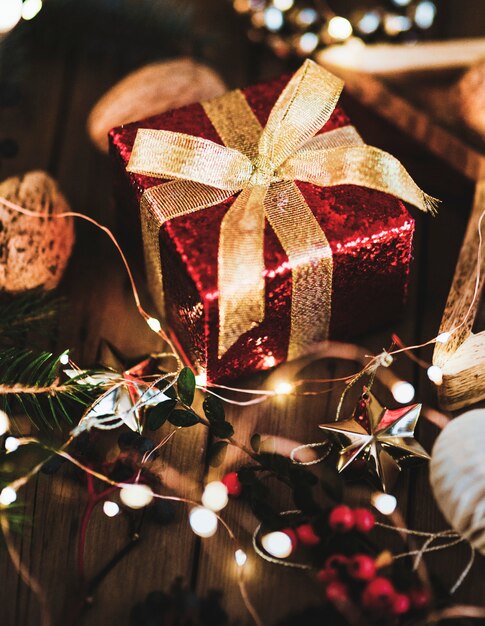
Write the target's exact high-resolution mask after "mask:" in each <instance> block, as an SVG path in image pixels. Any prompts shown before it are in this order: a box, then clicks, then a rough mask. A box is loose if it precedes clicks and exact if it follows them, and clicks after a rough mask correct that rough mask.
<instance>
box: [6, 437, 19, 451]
mask: <svg viewBox="0 0 485 626" xmlns="http://www.w3.org/2000/svg"><path fill="white" fill-rule="evenodd" d="M4 446H5V450H6V451H7V452H15V450H17V449H18V447H19V446H20V442H19V440H18V439H17V438H16V437H7V438H6V439H5V443H4Z"/></svg>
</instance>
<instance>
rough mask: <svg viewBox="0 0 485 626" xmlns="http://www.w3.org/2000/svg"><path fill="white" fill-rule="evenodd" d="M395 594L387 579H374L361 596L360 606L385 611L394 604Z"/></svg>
mask: <svg viewBox="0 0 485 626" xmlns="http://www.w3.org/2000/svg"><path fill="white" fill-rule="evenodd" d="M395 596H396V592H395V591H394V587H393V586H392V583H391V582H390V581H389V580H388V579H387V578H382V577H379V578H374V580H372V581H371V582H370V583H369V584H368V585H367V587H366V588H365V589H364V592H363V594H362V604H363V606H364V608H366V609H377V610H379V609H387V608H390V607H391V606H392V604H393V602H394V598H395Z"/></svg>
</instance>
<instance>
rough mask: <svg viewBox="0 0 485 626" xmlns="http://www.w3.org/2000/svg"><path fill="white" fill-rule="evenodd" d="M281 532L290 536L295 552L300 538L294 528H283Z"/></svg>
mask: <svg viewBox="0 0 485 626" xmlns="http://www.w3.org/2000/svg"><path fill="white" fill-rule="evenodd" d="M281 532H282V533H285V535H288V537H289V538H290V540H291V549H292V550H294V549H295V548H296V546H297V545H298V538H297V536H296V533H295V531H294V530H293V529H292V528H283V530H282V531H281Z"/></svg>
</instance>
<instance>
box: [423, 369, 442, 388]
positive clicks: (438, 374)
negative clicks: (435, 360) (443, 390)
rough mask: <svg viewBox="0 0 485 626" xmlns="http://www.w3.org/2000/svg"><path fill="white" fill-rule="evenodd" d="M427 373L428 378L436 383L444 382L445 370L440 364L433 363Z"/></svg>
mask: <svg viewBox="0 0 485 626" xmlns="http://www.w3.org/2000/svg"><path fill="white" fill-rule="evenodd" d="M426 373H427V374H428V378H429V379H430V381H431V382H432V383H434V384H435V385H442V384H443V370H442V369H441V367H438V365H431V366H430V367H428V369H427V371H426Z"/></svg>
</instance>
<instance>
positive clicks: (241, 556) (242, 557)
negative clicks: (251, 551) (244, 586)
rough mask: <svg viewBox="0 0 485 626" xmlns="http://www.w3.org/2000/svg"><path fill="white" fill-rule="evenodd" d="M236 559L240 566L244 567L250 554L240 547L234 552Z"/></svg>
mask: <svg viewBox="0 0 485 626" xmlns="http://www.w3.org/2000/svg"><path fill="white" fill-rule="evenodd" d="M234 559H235V560H236V563H237V564H238V565H239V567H244V565H245V564H246V561H247V560H248V555H247V554H246V553H245V552H244V550H241V548H238V549H237V550H236V552H234Z"/></svg>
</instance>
